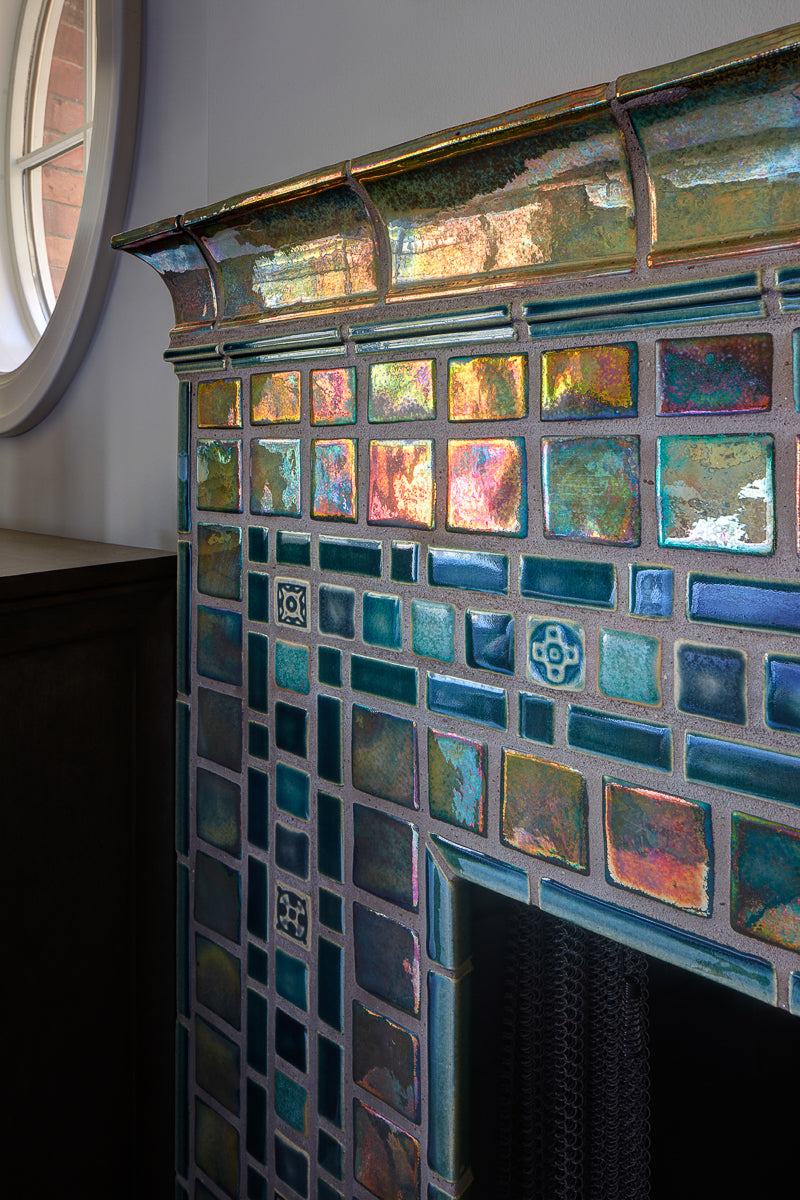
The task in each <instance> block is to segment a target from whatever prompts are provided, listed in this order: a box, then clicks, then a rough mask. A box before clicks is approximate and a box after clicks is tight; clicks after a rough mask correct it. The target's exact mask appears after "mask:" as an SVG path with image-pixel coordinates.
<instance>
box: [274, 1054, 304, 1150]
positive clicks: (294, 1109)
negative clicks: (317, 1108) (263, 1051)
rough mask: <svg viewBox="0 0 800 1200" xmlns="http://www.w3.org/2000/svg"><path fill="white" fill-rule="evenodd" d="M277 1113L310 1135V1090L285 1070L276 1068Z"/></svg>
mask: <svg viewBox="0 0 800 1200" xmlns="http://www.w3.org/2000/svg"><path fill="white" fill-rule="evenodd" d="M272 1087H273V1092H272V1095H273V1104H274V1106H275V1115H276V1117H279V1118H280V1120H281V1121H285V1122H286V1124H287V1125H289V1126H290V1127H291V1128H292V1129H294V1130H296V1131H297V1133H302V1134H303V1135H304V1136H307V1135H308V1092H307V1091H306V1089H305V1088H304V1087H301V1086H300V1084H299V1083H295V1081H294V1080H293V1079H290V1078H289V1076H288V1075H284V1073H283V1071H279V1070H278V1068H277V1067H276V1068H275V1075H274V1077H273V1084H272Z"/></svg>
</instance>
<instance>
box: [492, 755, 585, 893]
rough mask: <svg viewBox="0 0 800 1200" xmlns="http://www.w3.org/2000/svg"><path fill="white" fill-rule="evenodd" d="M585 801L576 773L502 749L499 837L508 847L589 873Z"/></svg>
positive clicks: (583, 790)
mask: <svg viewBox="0 0 800 1200" xmlns="http://www.w3.org/2000/svg"><path fill="white" fill-rule="evenodd" d="M587 812H588V798H587V793H586V780H585V779H584V777H583V775H581V773H580V772H579V771H574V770H573V769H572V768H571V767H565V766H562V765H561V764H560V763H554V762H550V761H548V760H547V759H544V758H534V757H533V756H532V755H529V754H518V753H516V752H514V751H511V750H505V749H504V750H503V780H502V800H501V837H502V840H503V841H504V842H505V844H506V845H507V846H513V847H514V848H515V849H517V850H521V851H522V852H523V854H531V855H533V856H534V857H536V858H544V859H546V860H547V861H548V862H554V863H558V864H559V865H560V866H562V867H568V868H569V870H571V871H581V872H583V873H586V872H588V870H589V834H588V825H587Z"/></svg>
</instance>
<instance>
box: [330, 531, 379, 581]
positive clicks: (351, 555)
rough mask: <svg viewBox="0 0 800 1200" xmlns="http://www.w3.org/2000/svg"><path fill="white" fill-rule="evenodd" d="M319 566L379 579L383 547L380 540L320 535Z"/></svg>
mask: <svg viewBox="0 0 800 1200" xmlns="http://www.w3.org/2000/svg"><path fill="white" fill-rule="evenodd" d="M319 566H320V570H321V571H337V572H339V574H342V575H367V576H369V577H371V578H373V579H379V578H380V574H381V570H382V566H383V547H382V545H381V543H380V542H373V541H369V540H367V539H364V538H334V537H321V538H320V539H319Z"/></svg>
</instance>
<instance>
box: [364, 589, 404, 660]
mask: <svg viewBox="0 0 800 1200" xmlns="http://www.w3.org/2000/svg"><path fill="white" fill-rule="evenodd" d="M362 637H363V638H364V641H365V642H366V643H367V644H368V645H370V646H383V647H384V648H385V649H387V650H399V649H400V648H401V646H402V644H403V627H402V623H401V608H400V597H399V596H383V595H379V594H377V593H376V592H365V593H364V610H363V618H362Z"/></svg>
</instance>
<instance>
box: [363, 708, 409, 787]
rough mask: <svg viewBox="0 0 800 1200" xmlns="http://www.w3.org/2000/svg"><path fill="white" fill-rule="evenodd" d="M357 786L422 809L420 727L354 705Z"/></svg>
mask: <svg viewBox="0 0 800 1200" xmlns="http://www.w3.org/2000/svg"><path fill="white" fill-rule="evenodd" d="M351 761H352V769H353V787H355V788H358V790H359V791H361V792H368V793H369V795H371V796H379V797H380V798H381V799H382V800H393V801H394V803H395V804H402V805H403V807H404V808H418V807H419V800H418V797H417V727H416V725H415V724H414V722H413V721H407V720H406V719H405V718H404V717H394V716H391V715H390V714H389V713H382V712H376V711H375V710H374V709H371V708H364V707H363V706H362V705H360V704H354V705H353V724H352V754H351Z"/></svg>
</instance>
